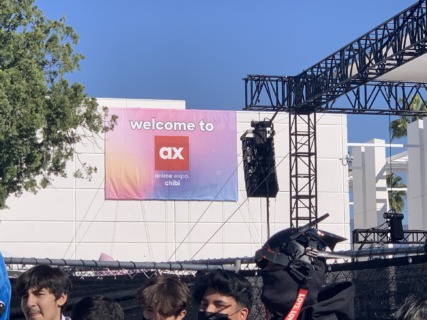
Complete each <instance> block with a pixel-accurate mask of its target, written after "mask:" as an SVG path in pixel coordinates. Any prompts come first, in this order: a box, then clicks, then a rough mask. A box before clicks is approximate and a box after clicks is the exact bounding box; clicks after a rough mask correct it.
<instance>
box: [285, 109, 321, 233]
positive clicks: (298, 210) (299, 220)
mask: <svg viewBox="0 0 427 320" xmlns="http://www.w3.org/2000/svg"><path fill="white" fill-rule="evenodd" d="M289 151H290V152H289V162H290V166H289V167H290V223H291V227H294V228H298V227H299V226H302V225H305V224H307V223H309V222H311V221H313V220H315V219H317V152H316V113H315V112H314V113H309V114H297V113H294V112H289Z"/></svg>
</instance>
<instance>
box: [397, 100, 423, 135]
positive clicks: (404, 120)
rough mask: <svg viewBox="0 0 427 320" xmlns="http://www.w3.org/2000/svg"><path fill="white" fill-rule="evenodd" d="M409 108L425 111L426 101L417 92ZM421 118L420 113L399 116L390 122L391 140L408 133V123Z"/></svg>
mask: <svg viewBox="0 0 427 320" xmlns="http://www.w3.org/2000/svg"><path fill="white" fill-rule="evenodd" d="M409 110H411V111H427V106H426V102H424V101H423V99H422V97H421V96H420V95H419V94H417V95H415V96H414V98H413V99H412V101H411V103H410V105H409ZM420 118H422V116H420V115H413V116H401V117H400V118H398V119H396V120H393V121H391V122H390V132H391V140H393V139H394V138H402V137H406V135H407V133H408V124H409V123H411V122H414V121H416V120H418V119H420Z"/></svg>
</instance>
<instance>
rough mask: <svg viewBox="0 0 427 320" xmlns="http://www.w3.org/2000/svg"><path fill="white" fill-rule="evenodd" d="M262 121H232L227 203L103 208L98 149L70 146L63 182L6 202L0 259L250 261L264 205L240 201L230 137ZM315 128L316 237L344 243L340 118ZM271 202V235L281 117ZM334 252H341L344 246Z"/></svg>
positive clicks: (284, 183)
mask: <svg viewBox="0 0 427 320" xmlns="http://www.w3.org/2000/svg"><path fill="white" fill-rule="evenodd" d="M98 102H99V104H100V105H102V106H107V107H109V108H110V113H111V114H113V113H114V108H115V107H121V108H123V107H128V108H135V107H138V108H147V107H149V108H174V109H185V102H184V101H164V100H126V99H98ZM271 117H272V113H267V112H250V111H238V112H237V122H238V123H237V136H236V141H235V142H234V143H237V150H238V159H237V163H238V190H239V196H238V201H237V202H208V201H112V200H109V201H106V200H105V199H104V141H103V139H102V138H101V137H92V138H91V139H89V140H86V141H84V142H83V143H81V144H80V145H79V146H77V151H78V155H76V157H75V158H74V161H70V163H69V167H68V172H69V174H68V178H56V179H55V180H54V181H53V183H52V186H50V187H48V188H47V189H44V190H41V191H39V192H38V193H37V194H36V195H33V194H31V193H24V194H23V195H22V196H20V197H14V196H11V197H10V198H9V199H8V202H7V204H8V206H9V209H6V210H2V211H0V221H1V222H0V250H1V251H2V252H3V253H4V256H8V255H13V256H17V257H37V258H46V257H48V258H64V259H98V257H99V256H100V254H101V253H106V254H108V255H110V256H112V257H113V258H114V259H116V260H122V261H128V260H131V261H167V260H171V261H174V260H189V259H206V258H228V257H244V256H253V255H254V253H255V251H256V250H257V249H259V248H260V246H261V245H262V244H263V243H264V242H265V241H266V240H267V225H266V212H267V209H266V199H264V198H250V199H247V197H246V189H245V182H244V173H243V164H242V158H241V156H242V154H241V141H240V136H241V135H242V134H243V133H244V132H245V131H246V130H250V129H251V127H250V122H251V121H252V120H264V119H265V118H271ZM319 118H320V119H319V120H318V124H317V143H318V147H317V150H318V163H317V170H318V210H319V216H320V215H322V214H323V213H329V214H330V215H331V216H330V217H329V218H328V219H327V220H325V221H324V222H322V223H321V224H320V228H321V229H323V230H325V231H330V232H333V233H336V234H338V235H340V236H344V237H346V238H348V239H349V238H350V230H349V221H350V217H349V203H348V167H346V166H345V165H343V163H342V160H341V159H342V158H343V156H344V155H345V154H346V153H347V122H346V116H345V115H332V114H331V115H323V116H322V117H319ZM274 128H275V130H276V136H275V138H274V139H275V151H276V165H277V174H278V179H279V189H280V191H279V193H278V195H277V197H276V198H275V199H270V208H269V211H270V222H271V226H270V232H271V235H272V234H274V233H276V232H278V231H280V230H282V229H284V228H288V227H289V158H288V131H289V128H288V114H287V113H281V114H279V115H278V116H277V117H276V118H275V122H274ZM83 162H87V163H90V164H92V165H95V166H96V167H97V168H98V172H97V173H96V174H94V176H93V179H92V180H91V181H88V180H82V179H76V178H74V177H73V172H74V171H75V170H76V169H77V168H79V167H80V164H81V163H83ZM336 249H337V250H344V249H349V242H347V243H344V244H340V245H338V246H337V248H336Z"/></svg>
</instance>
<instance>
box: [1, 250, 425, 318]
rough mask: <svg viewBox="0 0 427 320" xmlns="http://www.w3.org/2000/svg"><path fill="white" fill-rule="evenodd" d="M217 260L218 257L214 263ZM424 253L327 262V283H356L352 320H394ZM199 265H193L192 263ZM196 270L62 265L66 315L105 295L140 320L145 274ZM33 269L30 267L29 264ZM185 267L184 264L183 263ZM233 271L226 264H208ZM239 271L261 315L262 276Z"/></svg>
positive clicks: (190, 276)
mask: <svg viewBox="0 0 427 320" xmlns="http://www.w3.org/2000/svg"><path fill="white" fill-rule="evenodd" d="M218 262H220V260H218V261H216V263H218ZM426 262H427V259H426V255H419V256H408V257H401V258H392V259H376V260H370V261H365V262H358V261H352V262H347V263H343V264H338V263H337V264H333V265H329V268H328V273H327V275H326V283H325V285H328V284H332V283H336V282H342V281H352V282H353V283H354V284H355V286H356V296H355V310H356V319H361V320H363V319H376V320H383V319H384V320H386V319H393V317H392V315H393V313H394V312H395V311H396V310H397V309H398V308H399V307H400V306H401V305H402V304H403V303H404V301H405V299H406V298H407V297H408V296H410V295H422V294H424V293H425V292H426V291H427V290H426V289H427V288H426V287H427V264H426ZM196 265H197V264H195V266H196ZM197 266H198V267H197V268H193V269H194V270H191V268H187V269H185V270H183V269H182V268H181V269H180V270H172V269H169V270H167V269H165V268H153V269H124V268H116V269H114V268H113V269H111V268H104V267H100V266H97V267H70V266H63V265H61V266H60V267H61V268H63V269H64V270H65V271H66V272H67V273H68V275H69V276H70V278H71V280H72V282H73V290H72V293H71V296H70V299H69V302H68V304H67V308H66V311H65V314H67V315H68V314H69V313H70V310H71V309H72V307H73V305H74V304H75V303H76V302H77V301H79V300H80V299H81V298H82V297H84V296H88V295H106V296H110V297H112V298H114V299H115V300H117V301H118V302H119V303H120V304H121V306H122V307H123V309H124V312H125V319H126V320H133V319H138V320H140V319H142V311H141V310H139V308H138V306H137V301H136V292H137V289H138V288H139V287H140V286H141V285H142V283H143V282H144V281H145V280H146V279H147V278H149V277H151V276H153V275H155V274H157V273H165V272H167V273H175V274H177V275H179V276H180V278H181V279H182V280H183V281H185V282H186V283H187V284H188V285H189V286H190V289H191V288H192V287H193V285H194V283H195V281H196V279H197V277H198V276H200V275H201V274H203V273H204V272H206V270H203V268H200V265H197ZM24 267H25V266H23V265H21V266H20V265H14V266H10V267H9V272H10V275H11V283H12V286H14V284H15V281H16V276H17V275H18V274H19V273H20V272H22V271H21V269H24ZM27 267H31V266H27ZM187 267H188V265H187ZM210 267H211V269H215V268H228V269H232V267H230V265H225V264H224V265H221V264H218V265H217V266H212V265H211V266H210ZM239 270H240V272H241V273H242V274H243V275H244V276H246V277H247V278H248V279H249V281H250V282H251V283H252V285H253V289H254V296H255V304H254V306H253V308H252V310H251V313H250V317H249V319H250V320H255V319H256V320H258V319H265V310H264V307H263V305H262V303H261V301H260V294H261V289H262V279H261V277H260V276H259V272H258V270H257V268H256V267H255V265H253V264H250V263H247V264H242V265H240V266H239ZM197 309H198V306H196V305H195V304H194V303H192V304H191V305H190V307H189V308H188V315H187V316H186V319H187V320H195V319H197ZM11 319H17V320H19V319H25V318H24V316H23V315H22V312H21V308H20V301H19V298H18V297H17V296H16V295H15V294H14V295H13V297H12V305H11Z"/></svg>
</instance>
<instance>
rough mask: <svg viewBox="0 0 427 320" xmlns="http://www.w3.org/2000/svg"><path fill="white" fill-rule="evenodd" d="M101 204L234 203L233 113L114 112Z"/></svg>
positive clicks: (234, 114) (234, 139)
mask: <svg viewBox="0 0 427 320" xmlns="http://www.w3.org/2000/svg"><path fill="white" fill-rule="evenodd" d="M111 113H114V114H115V115H117V116H118V117H119V118H118V123H117V126H116V127H115V129H114V130H113V131H111V132H108V133H107V135H106V142H105V199H107V200H211V201H237V170H236V169H237V142H236V136H237V133H236V112H235V111H208V110H173V109H172V110H171V109H167V110H166V109H141V108H133V109H125V108H117V109H116V108H114V109H112V110H111Z"/></svg>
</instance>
